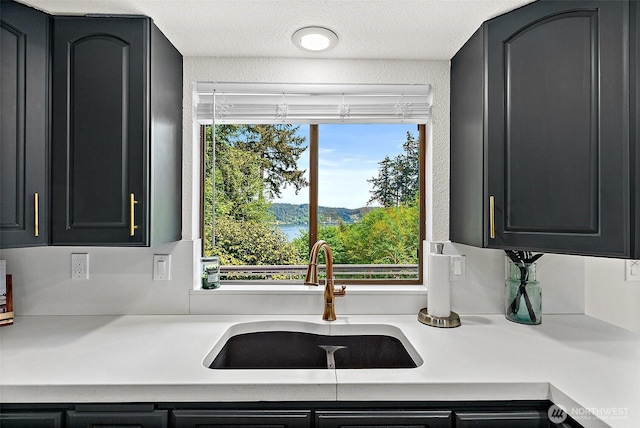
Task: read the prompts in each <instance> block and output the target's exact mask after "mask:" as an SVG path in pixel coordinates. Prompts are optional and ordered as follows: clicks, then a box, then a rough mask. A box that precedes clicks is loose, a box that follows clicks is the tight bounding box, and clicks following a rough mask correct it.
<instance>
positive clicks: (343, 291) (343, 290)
mask: <svg viewBox="0 0 640 428" xmlns="http://www.w3.org/2000/svg"><path fill="white" fill-rule="evenodd" d="M345 294H347V286H346V285H341V286H340V288H339V289H338V288H334V289H333V295H334V296H344V295H345Z"/></svg>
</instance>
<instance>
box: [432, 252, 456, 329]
mask: <svg viewBox="0 0 640 428" xmlns="http://www.w3.org/2000/svg"><path fill="white" fill-rule="evenodd" d="M427 266H428V268H427V269H428V276H427V278H428V281H429V282H428V284H429V292H428V293H427V312H428V313H429V315H432V316H434V317H448V316H449V315H450V314H451V288H450V284H449V256H448V255H444V254H432V253H428V256H427Z"/></svg>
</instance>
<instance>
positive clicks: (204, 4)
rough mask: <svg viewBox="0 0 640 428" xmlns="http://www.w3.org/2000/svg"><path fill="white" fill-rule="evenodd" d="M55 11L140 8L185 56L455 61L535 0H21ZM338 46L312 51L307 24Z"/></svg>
mask: <svg viewBox="0 0 640 428" xmlns="http://www.w3.org/2000/svg"><path fill="white" fill-rule="evenodd" d="M21 1H23V2H24V3H27V4H30V5H32V6H34V7H36V8H38V9H42V10H44V11H47V12H49V13H53V14H85V13H105V14H138V15H147V16H150V17H151V18H153V20H154V21H155V23H156V25H157V26H158V27H159V28H160V29H161V30H162V31H163V32H164V33H165V35H166V36H167V37H168V38H169V40H171V41H172V42H173V44H174V45H175V46H176V47H177V48H178V50H179V51H180V52H181V53H182V54H183V55H184V56H214V57H276V58H283V57H286V58H339V59H414V60H430V59H434V60H448V59H450V58H451V57H452V56H453V55H454V54H455V53H456V51H457V50H458V49H459V48H460V47H461V46H462V44H463V43H464V42H465V40H467V39H468V38H469V36H471V34H473V32H474V31H475V30H476V29H477V28H478V27H479V26H480V24H481V23H482V22H483V21H484V20H486V19H489V18H492V17H494V16H497V15H499V14H501V13H503V12H506V11H509V10H511V9H514V8H516V7H519V6H521V5H523V4H526V3H530V2H531V1H532V0H21ZM312 25H314V26H323V27H327V28H330V29H331V30H333V31H334V32H335V33H336V34H337V35H338V45H337V46H336V47H335V48H333V49H331V50H329V51H327V52H324V53H308V52H304V51H302V50H301V49H299V48H297V47H296V46H294V45H293V43H292V42H291V35H292V34H293V33H294V32H295V31H296V30H297V29H299V28H302V27H307V26H312Z"/></svg>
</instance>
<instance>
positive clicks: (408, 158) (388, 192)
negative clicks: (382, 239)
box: [367, 132, 420, 207]
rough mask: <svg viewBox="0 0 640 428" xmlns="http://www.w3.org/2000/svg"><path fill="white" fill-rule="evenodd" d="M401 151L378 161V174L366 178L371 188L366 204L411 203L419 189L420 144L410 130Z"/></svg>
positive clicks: (391, 204) (389, 205) (393, 204)
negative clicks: (392, 156)
mask: <svg viewBox="0 0 640 428" xmlns="http://www.w3.org/2000/svg"><path fill="white" fill-rule="evenodd" d="M402 149H403V152H402V153H401V154H399V155H397V156H395V157H394V158H393V159H391V158H390V157H389V156H386V157H385V158H384V159H383V160H382V161H380V162H378V176H377V177H373V178H370V179H369V180H367V181H368V182H369V183H371V186H372V187H373V189H372V190H371V191H370V193H371V198H370V199H369V201H368V202H367V204H371V203H372V202H379V203H380V204H381V205H382V206H383V207H394V206H400V205H402V204H408V203H411V201H412V200H413V199H414V198H415V197H416V195H417V194H418V192H419V190H420V146H419V141H418V140H416V139H415V138H414V137H413V135H412V134H411V133H410V132H407V139H406V141H405V142H404V143H403V144H402Z"/></svg>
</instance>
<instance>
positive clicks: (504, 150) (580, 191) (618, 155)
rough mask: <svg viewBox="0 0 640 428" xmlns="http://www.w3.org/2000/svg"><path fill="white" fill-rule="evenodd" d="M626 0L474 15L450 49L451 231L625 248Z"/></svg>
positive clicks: (622, 251)
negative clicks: (459, 43) (468, 33)
mask: <svg viewBox="0 0 640 428" xmlns="http://www.w3.org/2000/svg"><path fill="white" fill-rule="evenodd" d="M635 8H636V5H635V3H634V4H631V5H630V4H629V2H625V1H616V2H609V1H538V2H536V3H532V4H530V5H527V6H524V7H522V8H520V9H517V10H515V11H513V12H510V13H507V14H505V15H502V16H499V17H497V18H495V19H493V20H491V21H488V22H486V23H485V24H483V26H482V27H481V28H480V29H479V30H478V31H477V32H476V33H475V34H474V35H473V36H472V38H471V39H470V40H469V41H468V42H467V43H466V44H465V45H464V46H463V47H462V48H461V49H460V51H459V52H458V53H457V54H456V55H455V57H454V58H453V59H452V64H451V207H450V210H451V222H450V236H451V240H452V241H454V242H460V243H465V244H469V245H475V246H480V247H489V248H517V249H528V250H534V251H548V252H559V253H573V254H587V255H603V256H612V257H631V256H633V255H634V254H637V251H636V248H634V245H635V246H637V245H636V244H637V243H636V236H637V231H636V229H635V223H636V222H637V221H640V220H639V219H637V218H635V217H636V215H635V213H636V211H635V208H636V207H635V206H633V205H632V202H633V201H635V199H634V192H635V191H636V190H635V189H634V187H635V186H634V185H632V183H633V180H634V174H635V172H634V170H635V168H637V162H636V158H635V157H634V156H633V155H634V154H635V152H634V151H633V149H634V148H633V143H634V138H633V137H632V138H630V132H629V130H630V117H631V118H632V120H631V121H632V122H633V120H635V119H634V118H635V116H631V115H632V114H633V115H635V113H633V112H632V111H630V110H629V105H630V104H629V102H630V99H629V87H630V86H629V85H634V84H635V79H637V76H635V74H630V69H629V58H630V57H629V49H628V46H629V45H628V43H629V39H628V37H629V29H630V17H633V18H631V19H632V20H637V17H635V16H634V14H635V13H636V11H635ZM631 27H633V26H631ZM633 34H634V33H633V28H632V38H633V37H635V36H634V35H633ZM632 58H633V55H632ZM630 76H631V77H633V78H632V79H630ZM635 90H636V91H637V88H635ZM635 97H637V94H636V95H635Z"/></svg>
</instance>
